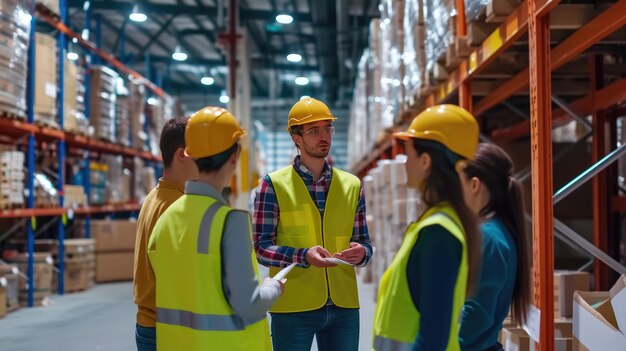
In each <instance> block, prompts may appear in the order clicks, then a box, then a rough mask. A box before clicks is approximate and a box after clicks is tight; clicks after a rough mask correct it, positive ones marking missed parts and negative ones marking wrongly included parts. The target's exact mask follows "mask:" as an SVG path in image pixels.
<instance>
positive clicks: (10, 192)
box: [0, 148, 25, 209]
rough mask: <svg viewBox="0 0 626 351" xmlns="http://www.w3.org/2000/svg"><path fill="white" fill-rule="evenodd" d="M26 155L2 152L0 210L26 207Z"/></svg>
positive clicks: (13, 151)
mask: <svg viewBox="0 0 626 351" xmlns="http://www.w3.org/2000/svg"><path fill="white" fill-rule="evenodd" d="M24 157H25V156H24V153H23V152H22V151H15V150H12V148H6V149H3V150H0V209H9V208H20V207H23V206H24V179H25V175H24Z"/></svg>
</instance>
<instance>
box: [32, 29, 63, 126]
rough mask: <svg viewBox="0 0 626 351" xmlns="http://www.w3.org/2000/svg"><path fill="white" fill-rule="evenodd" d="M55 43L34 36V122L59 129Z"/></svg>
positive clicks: (44, 37) (38, 35)
mask: <svg viewBox="0 0 626 351" xmlns="http://www.w3.org/2000/svg"><path fill="white" fill-rule="evenodd" d="M56 49H57V41H56V39H55V38H54V37H53V36H51V35H48V34H43V33H36V34H35V121H37V122H39V123H41V124H44V125H46V126H50V127H54V128H59V124H58V122H57V106H56V99H57V54H56Z"/></svg>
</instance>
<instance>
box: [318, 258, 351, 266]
mask: <svg viewBox="0 0 626 351" xmlns="http://www.w3.org/2000/svg"><path fill="white" fill-rule="evenodd" d="M324 260H325V261H326V262H330V263H334V264H345V265H348V266H354V265H353V264H352V263H348V262H346V261H344V260H340V259H338V258H336V257H328V258H325V259H324Z"/></svg>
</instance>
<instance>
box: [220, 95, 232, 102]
mask: <svg viewBox="0 0 626 351" xmlns="http://www.w3.org/2000/svg"><path fill="white" fill-rule="evenodd" d="M220 102H221V103H223V104H227V103H229V102H230V98H229V97H228V95H222V96H220Z"/></svg>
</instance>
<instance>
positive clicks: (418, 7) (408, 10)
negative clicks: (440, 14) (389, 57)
mask: <svg viewBox="0 0 626 351" xmlns="http://www.w3.org/2000/svg"><path fill="white" fill-rule="evenodd" d="M404 3H405V4H404V48H403V52H404V55H403V63H404V70H405V76H404V80H403V84H404V93H405V95H404V100H405V102H406V103H407V104H408V105H409V106H412V105H414V104H415V99H416V98H417V97H419V91H420V88H421V87H422V84H423V81H424V74H425V71H426V47H425V45H426V40H425V33H426V29H425V27H424V11H423V9H424V6H423V0H405V2H404Z"/></svg>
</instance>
